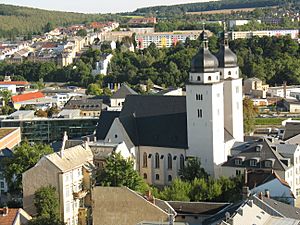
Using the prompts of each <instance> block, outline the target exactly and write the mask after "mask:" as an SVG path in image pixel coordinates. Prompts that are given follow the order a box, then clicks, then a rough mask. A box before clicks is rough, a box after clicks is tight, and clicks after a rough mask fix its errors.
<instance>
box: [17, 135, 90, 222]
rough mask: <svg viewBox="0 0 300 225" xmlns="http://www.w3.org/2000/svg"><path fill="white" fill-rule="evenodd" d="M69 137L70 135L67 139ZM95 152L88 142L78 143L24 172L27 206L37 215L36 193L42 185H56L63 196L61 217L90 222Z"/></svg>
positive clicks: (26, 207) (45, 157)
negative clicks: (90, 192)
mask: <svg viewBox="0 0 300 225" xmlns="http://www.w3.org/2000/svg"><path fill="white" fill-rule="evenodd" d="M66 140H67V137H66V134H65V137H64V141H66ZM93 169H94V166H93V153H92V151H91V150H90V148H89V147H88V145H78V146H75V147H71V148H68V149H64V143H63V147H62V149H61V151H60V152H56V153H52V154H50V155H46V156H43V157H42V158H41V159H40V160H39V162H38V163H37V164H36V165H35V166H34V167H32V168H31V169H29V170H27V171H26V172H24V173H23V179H22V184H23V207H24V210H26V211H27V212H28V213H29V214H31V215H35V213H36V209H35V207H34V193H35V192H36V191H37V190H38V189H39V188H41V187H46V186H49V185H51V186H53V187H55V189H56V192H57V194H58V196H59V213H60V217H61V219H62V220H63V222H65V223H66V224H67V225H71V224H73V225H77V224H80V225H83V224H86V223H87V220H88V218H87V215H90V212H89V209H90V204H91V199H90V194H89V191H90V190H91V186H92V171H93Z"/></svg>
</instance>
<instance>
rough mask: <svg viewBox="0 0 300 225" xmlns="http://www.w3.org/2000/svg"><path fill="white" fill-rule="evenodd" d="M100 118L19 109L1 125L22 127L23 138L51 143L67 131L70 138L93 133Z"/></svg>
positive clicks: (2, 121)
mask: <svg viewBox="0 0 300 225" xmlns="http://www.w3.org/2000/svg"><path fill="white" fill-rule="evenodd" d="M97 121H98V119H97V118H95V117H87V116H72V115H71V114H70V115H68V116H63V117H61V118H59V117H53V118H45V117H37V116H34V111H33V110H22V111H17V112H14V113H12V114H11V115H9V116H8V117H6V118H5V119H3V120H1V127H20V129H21V136H22V139H24V138H26V139H27V140H28V141H33V142H40V141H42V142H46V143H51V142H54V141H58V140H60V139H61V137H62V135H63V133H64V132H65V131H67V132H68V134H69V137H70V138H75V137H82V136H85V135H88V134H91V133H93V132H94V130H95V129H96V124H97Z"/></svg>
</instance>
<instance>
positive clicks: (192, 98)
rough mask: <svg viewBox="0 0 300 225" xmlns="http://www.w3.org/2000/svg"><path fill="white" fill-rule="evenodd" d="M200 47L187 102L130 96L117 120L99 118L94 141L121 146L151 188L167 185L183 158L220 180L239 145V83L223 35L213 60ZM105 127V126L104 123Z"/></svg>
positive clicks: (106, 115)
mask: <svg viewBox="0 0 300 225" xmlns="http://www.w3.org/2000/svg"><path fill="white" fill-rule="evenodd" d="M201 39H202V47H201V48H200V49H199V52H198V53H197V54H196V55H195V56H194V58H193V59H192V63H191V72H190V75H189V81H188V83H187V85H186V96H157V95H154V96H151V95H150V96H149V95H144V96H142V95H129V96H127V97H126V100H125V103H124V106H123V109H122V111H121V112H120V113H119V114H116V113H110V112H105V113H104V114H103V116H102V115H101V116H100V120H99V123H98V127H97V132H96V136H97V138H98V139H102V140H104V141H105V142H113V143H114V142H115V143H118V142H122V141H124V142H125V143H126V145H127V147H128V149H130V151H131V152H132V155H134V156H135V161H136V168H137V170H138V171H139V172H140V174H141V176H142V177H143V178H144V179H145V180H146V181H147V182H148V183H150V184H154V185H167V184H170V183H171V182H172V180H173V179H174V178H175V177H177V176H178V171H179V170H180V169H182V168H183V167H184V164H185V160H186V158H187V157H198V158H200V160H201V164H202V167H203V168H204V169H205V170H206V172H208V173H209V174H210V175H212V176H214V177H218V176H219V175H221V174H222V171H221V164H222V163H224V162H226V160H227V156H228V155H230V149H231V148H232V146H233V144H234V143H235V142H236V141H238V142H241V141H243V135H244V134H243V104H242V79H241V78H239V67H238V66H237V57H236V55H235V54H234V53H233V52H232V51H231V50H230V49H229V46H228V38H227V35H226V34H225V35H224V41H223V44H222V46H221V48H220V50H219V52H218V53H217V54H216V55H213V54H212V53H211V52H210V51H209V48H208V39H207V35H206V33H205V32H203V33H202V34H201ZM107 121H110V122H107Z"/></svg>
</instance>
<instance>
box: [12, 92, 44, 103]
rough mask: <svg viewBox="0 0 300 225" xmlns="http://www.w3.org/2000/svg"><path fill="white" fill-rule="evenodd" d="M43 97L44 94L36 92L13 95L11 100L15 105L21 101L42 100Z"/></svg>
mask: <svg viewBox="0 0 300 225" xmlns="http://www.w3.org/2000/svg"><path fill="white" fill-rule="evenodd" d="M43 97H44V94H43V93H42V92H40V91H38V92H31V93H27V94H23V95H15V96H12V97H11V99H12V102H13V103H16V102H23V101H27V100H32V99H36V98H43Z"/></svg>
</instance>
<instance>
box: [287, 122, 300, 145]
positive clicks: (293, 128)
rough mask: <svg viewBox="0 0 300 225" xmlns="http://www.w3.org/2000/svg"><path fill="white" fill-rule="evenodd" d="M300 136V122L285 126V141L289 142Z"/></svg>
mask: <svg viewBox="0 0 300 225" xmlns="http://www.w3.org/2000/svg"><path fill="white" fill-rule="evenodd" d="M298 134H300V122H287V123H286V124H285V131H284V134H283V140H284V141H285V140H288V139H290V138H292V137H295V136H296V135H298Z"/></svg>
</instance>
